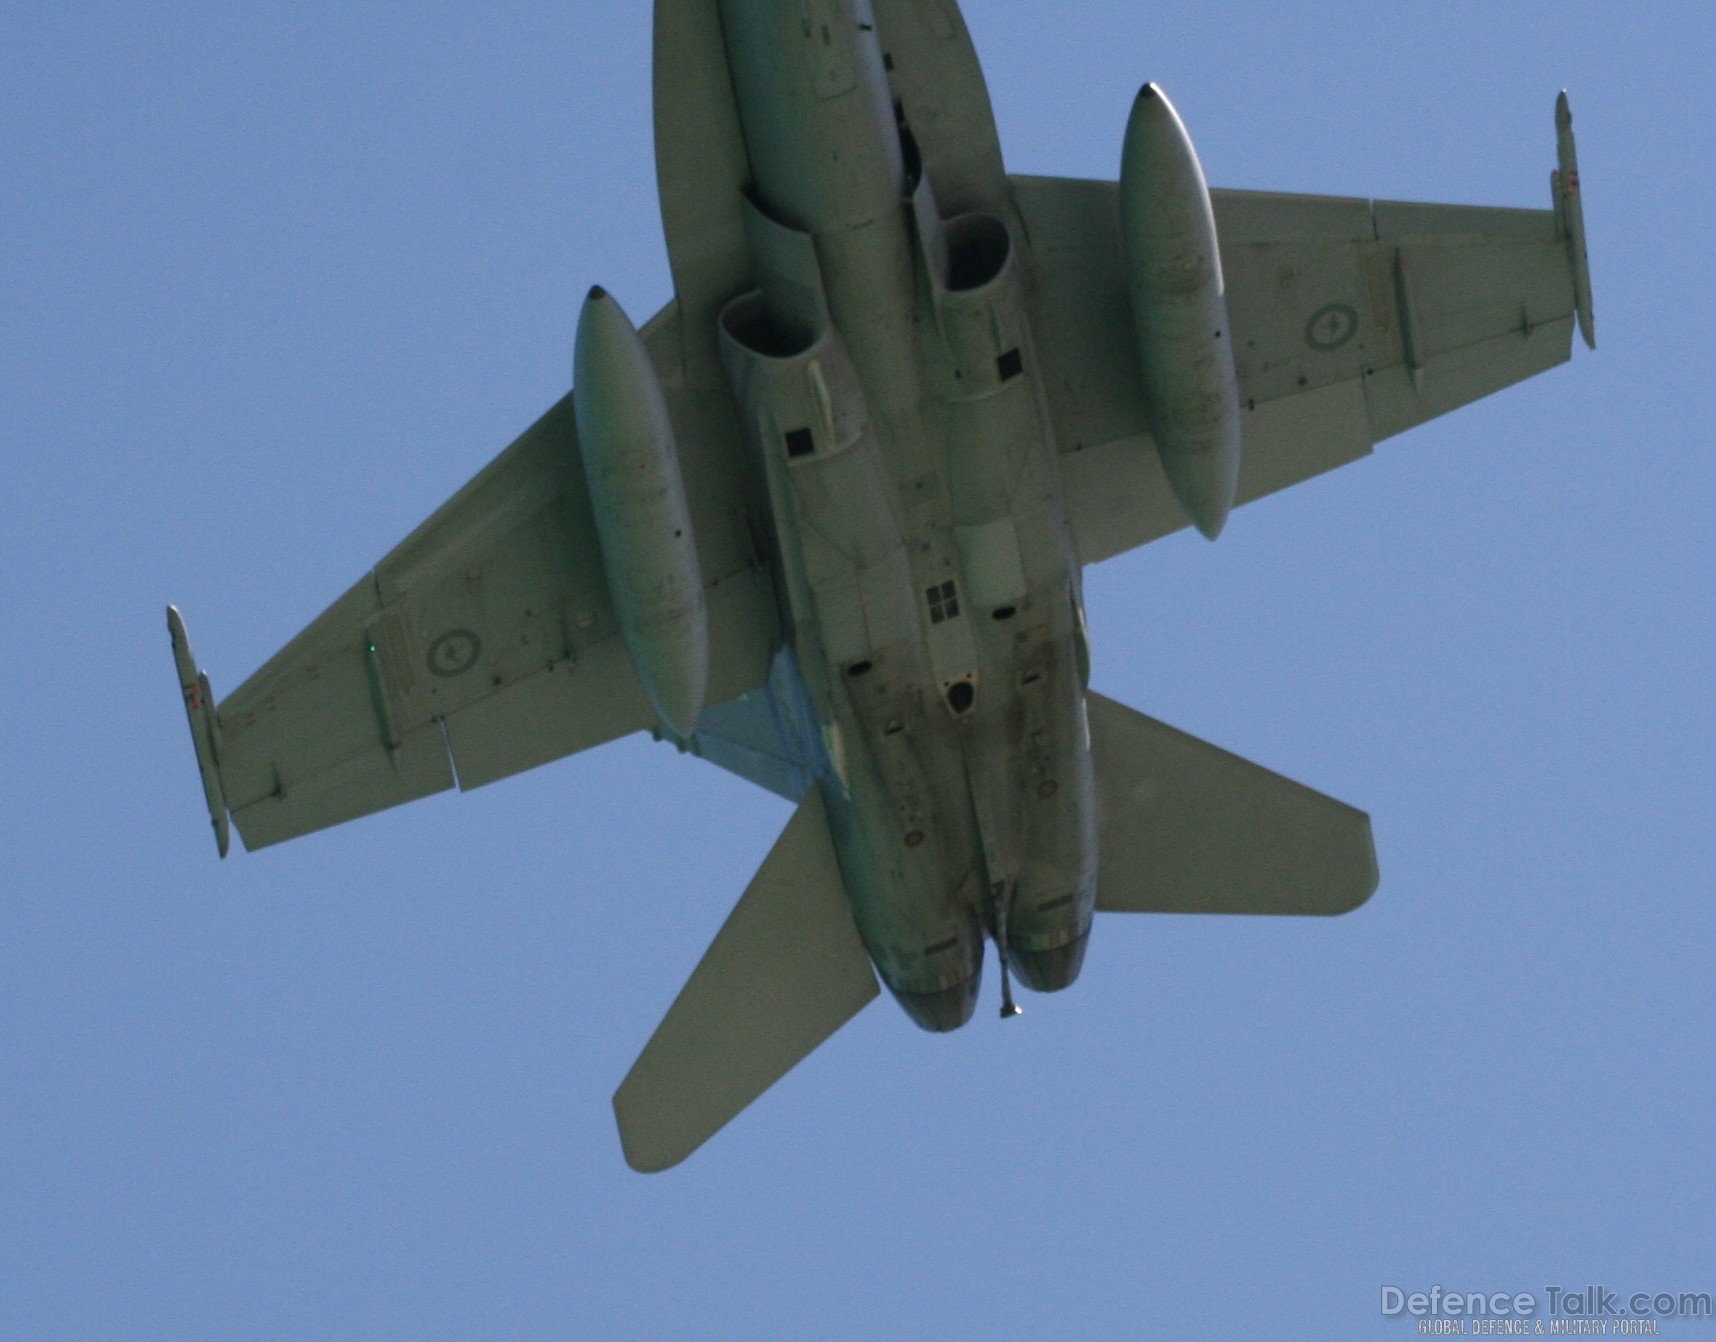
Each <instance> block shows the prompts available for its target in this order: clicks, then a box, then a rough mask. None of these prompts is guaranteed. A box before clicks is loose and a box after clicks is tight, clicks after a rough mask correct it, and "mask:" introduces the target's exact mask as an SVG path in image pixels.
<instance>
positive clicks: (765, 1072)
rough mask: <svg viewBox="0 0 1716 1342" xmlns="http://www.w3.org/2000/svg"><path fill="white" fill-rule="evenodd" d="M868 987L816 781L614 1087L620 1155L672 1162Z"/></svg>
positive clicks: (835, 1022) (813, 1042) (818, 1038)
mask: <svg viewBox="0 0 1716 1342" xmlns="http://www.w3.org/2000/svg"><path fill="white" fill-rule="evenodd" d="M877 991H878V989H877V987H876V975H875V972H874V971H873V970H872V969H871V968H870V957H869V955H868V954H867V953H866V952H865V950H864V943H863V942H862V941H860V940H859V939H858V929H857V927H856V926H855V925H854V924H853V922H852V911H851V909H850V908H849V907H848V906H847V903H846V888H845V885H844V884H843V882H842V881H841V878H840V868H839V865H838V864H837V863H836V861H835V857H834V844H833V842H832V840H831V839H830V838H829V834H828V815H827V812H826V810H825V809H824V806H823V801H822V789H821V788H820V787H813V788H811V790H810V791H809V792H808V793H806V794H805V798H804V800H803V802H801V803H800V804H799V808H798V810H797V811H796V812H795V813H794V814H793V818H792V819H791V820H790V821H788V822H787V827H786V829H785V830H783V831H782V833H781V836H780V838H779V839H777V840H776V841H775V846H774V848H773V849H772V850H770V852H769V855H768V857H767V858H766V859H764V861H763V865H762V867H761V869H760V870H759V871H758V872H757V874H756V876H755V877H754V878H753V879H752V881H751V884H750V886H749V888H748V889H746V891H745V893H744V895H743V896H741V897H740V900H739V902H738V904H737V905H736V906H735V907H734V909H733V912H732V913H731V914H730V915H729V916H728V918H727V921H726V923H725V924H723V925H722V928H721V930H720V932H718V933H716V935H715V940H714V941H713V942H712V943H711V944H710V946H709V949H708V951H707V952H705V953H704V956H703V959H702V961H701V962H700V963H699V964H698V966H697V968H696V969H695V970H694V971H693V972H692V975H691V979H690V981H689V982H687V983H686V985H685V987H684V989H683V990H682V991H681V992H680V994H679V997H678V999H677V1000H676V1001H675V1002H674V1004H673V1006H672V1007H671V1008H670V1009H669V1010H668V1013H667V1016H666V1018H665V1019H664V1020H663V1021H662V1023H661V1025H660V1026H659V1027H657V1029H656V1032H655V1034H654V1035H653V1036H651V1038H650V1041H649V1043H648V1044H647V1045H646V1046H645V1048H644V1051H643V1053H642V1054H641V1055H640V1056H639V1058H638V1060H637V1062H636V1063H635V1064H633V1066H632V1070H631V1071H630V1072H629V1073H628V1074H627V1076H626V1079H625V1081H624V1082H622V1083H621V1085H620V1088H619V1090H618V1091H616V1092H615V1093H614V1117H615V1118H616V1119H618V1120H619V1125H620V1143H621V1145H622V1146H623V1147H624V1148H625V1153H626V1163H627V1164H629V1165H630V1166H631V1167H632V1168H633V1169H635V1170H641V1171H643V1172H645V1173H650V1172H653V1171H656V1170H664V1169H667V1168H668V1167H669V1166H670V1165H677V1164H678V1163H679V1162H680V1161H682V1160H684V1159H685V1158H686V1157H687V1156H688V1155H690V1154H691V1153H692V1152H693V1151H695V1150H696V1149H697V1148H698V1147H700V1146H702V1145H703V1143H704V1142H706V1141H708V1140H709V1138H710V1137H712V1136H714V1135H715V1133H717V1132H719V1131H720V1130H721V1128H722V1127H723V1126H725V1125H726V1124H727V1123H728V1122H729V1121H730V1120H731V1119H732V1118H733V1117H734V1116H735V1115H737V1114H738V1113H739V1111H740V1110H742V1109H743V1108H744V1107H745V1106H746V1105H748V1104H750V1103H751V1101H752V1100H754V1099H756V1098H757V1097H758V1096H759V1095H761V1094H762V1093H763V1092H764V1091H765V1090H767V1089H768V1088H769V1087H770V1086H772V1085H773V1084H774V1083H775V1082H776V1081H778V1080H780V1078H781V1077H783V1076H785V1075H786V1074H787V1073H788V1072H789V1071H791V1070H792V1068H793V1067H794V1066H795V1065H797V1063H798V1062H799V1061H800V1060H801V1059H803V1058H805V1057H807V1056H808V1055H809V1054H810V1052H811V1051H812V1050H813V1049H815V1048H816V1046H817V1045H818V1044H820V1043H822V1041H823V1040H825V1039H827V1038H828V1037H829V1036H830V1035H831V1034H833V1033H834V1032H835V1031H836V1030H838V1029H839V1028H840V1027H841V1026H842V1025H844V1024H845V1023H846V1022H847V1021H849V1020H850V1019H852V1017H853V1016H855V1015H857V1014H858V1012H859V1011H860V1010H861V1009H862V1008H863V1007H864V1006H866V1005H867V1004H868V1003H869V1002H870V1000H871V999H872V998H874V997H875V996H876V993H877Z"/></svg>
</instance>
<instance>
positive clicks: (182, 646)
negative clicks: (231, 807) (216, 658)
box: [167, 606, 232, 857]
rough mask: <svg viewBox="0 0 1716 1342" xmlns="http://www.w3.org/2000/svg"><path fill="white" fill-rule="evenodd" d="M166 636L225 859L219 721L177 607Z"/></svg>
mask: <svg viewBox="0 0 1716 1342" xmlns="http://www.w3.org/2000/svg"><path fill="white" fill-rule="evenodd" d="M167 632H168V633H169V634H170V635H171V636H172V639H173V663H174V666H175V667H176V669H177V670H178V673H179V692H180V693H181V694H182V695H183V696H184V700H185V718H186V720H187V721H188V722H189V723H190V725H191V744H192V745H193V746H195V747H196V752H197V772H198V773H199V774H201V775H202V779H203V800H204V801H205V802H207V803H208V808H209V824H211V825H213V826H214V833H215V846H216V847H217V848H218V849H220V855H221V856H222V857H225V856H226V853H227V849H228V848H229V847H230V846H231V844H232V830H231V827H230V825H229V823H228V821H227V814H226V789H225V787H224V786H223V785H222V782H221V776H220V721H219V719H217V718H216V717H215V711H214V691H212V690H211V689H210V688H209V678H208V673H207V672H206V671H202V670H199V669H198V667H197V659H196V658H195V657H194V656H192V655H191V640H190V638H189V637H188V636H187V635H186V633H185V621H184V617H183V616H181V615H180V614H179V608H178V607H177V606H168V607H167Z"/></svg>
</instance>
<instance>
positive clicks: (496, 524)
mask: <svg viewBox="0 0 1716 1342" xmlns="http://www.w3.org/2000/svg"><path fill="white" fill-rule="evenodd" d="M677 327H678V313H677V309H676V308H675V307H674V306H671V305H670V306H669V307H668V308H667V309H665V310H664V311H663V312H662V313H661V314H659V315H658V316H657V318H656V319H655V320H654V321H652V322H651V323H650V324H649V327H648V328H646V330H645V332H644V339H645V343H646V345H647V346H648V347H649V349H650V350H651V353H652V355H654V356H656V362H657V364H658V371H659V372H660V373H661V375H662V381H663V383H664V390H665V392H666V394H667V399H668V404H669V408H670V411H671V413H672V415H673V419H674V427H675V431H676V435H677V438H678V444H679V451H680V458H681V470H682V473H683V475H684V478H685V485H686V493H687V496H688V498H689V500H690V502H691V511H692V526H693V528H694V530H695V532H696V536H697V542H698V550H699V556H700V559H701V561H702V566H703V572H704V577H705V582H706V595H707V600H708V603H709V617H710V619H709V623H710V637H711V648H710V686H709V702H710V703H712V704H718V703H720V702H721V701H723V700H725V699H730V698H733V697H734V696H737V695H742V694H745V693H747V692H748V691H751V690H753V689H755V688H756V687H758V686H760V685H762V684H763V682H764V681H765V679H766V678H767V676H768V671H769V662H770V657H771V656H772V654H773V653H774V650H775V648H776V646H777V644H778V637H777V635H776V622H775V614H774V598H773V594H772V590H771V586H770V581H769V579H768V577H767V573H766V569H765V568H764V567H762V566H761V564H760V561H759V558H758V556H757V555H756V554H755V552H754V546H753V543H752V540H751V529H750V527H749V525H748V522H747V518H746V512H745V507H744V498H743V489H744V479H745V475H744V456H743V450H742V445H741V442H740V439H739V435H738V426H737V425H736V424H735V423H733V422H732V411H731V409H730V406H729V404H728V403H727V402H726V401H725V400H724V399H723V398H721V397H720V396H718V395H710V394H707V393H700V392H694V391H690V390H687V389H686V388H685V387H684V385H683V378H682V376H681V365H680V359H679V347H680V342H679V338H678V330H677ZM175 637H176V639H177V637H178V635H177V634H176V635H175ZM187 655H188V650H187ZM656 725H657V724H656V721H655V716H654V713H653V712H652V710H651V709H650V707H649V703H648V701H647V699H646V698H645V696H644V692H643V690H642V688H641V687H640V685H639V684H638V681H637V678H636V676H635V675H634V673H633V671H632V667H631V661H630V658H629V656H628V655H627V652H626V649H625V645H624V643H623V641H622V640H621V638H620V634H619V627H618V624H617V621H616V618H615V615H614V611H613V609H612V606H611V604H610V601H609V596H608V590H607V582H606V577H605V575H604V572H603V567H602V558H601V552H600V549H599V547H598V543H597V538H596V531H595V522H594V518H593V516H592V514H591V511H590V501H589V498H588V495H587V490H586V485H585V481H584V471H583V466H582V462H581V460H580V458H579V453H578V440H577V430H576V427H575V424H574V419H573V413H572V396H571V394H570V393H569V394H568V395H566V396H565V397H563V398H562V399H561V400H560V401H559V402H558V403H557V404H556V405H555V406H554V407H553V408H552V409H550V410H549V411H548V412H547V413H546V414H545V415H543V416H542V418H541V419H539V420H538V421H537V422H536V423H535V424H533V425H532V426H531V427H530V428H529V429H527V430H526V431H525V433H524V434H523V435H522V436H521V437H520V438H519V439H518V440H517V441H516V442H515V443H513V444H512V446H510V447H509V448H507V449H506V450H505V451H504V452H502V453H501V454H500V456H499V457H498V458H496V459H495V461H493V462H492V463H491V464H490V465H489V466H488V467H487V468H486V469H484V470H483V471H482V472H481V473H480V474H479V475H478V476H477V477H476V479H474V480H472V481H471V482H470V484H468V485H466V486H465V487H464V488H463V489H462V490H460V491H459V492H458V493H457V494H456V495H454V497H453V498H452V499H451V500H450V501H449V502H448V503H447V504H445V505H444V506H443V507H442V508H441V509H440V510H439V511H438V512H436V513H435V514H434V515H433V516H432V517H430V518H429V520H428V521H426V522H424V523H423V525H422V526H420V527H418V528H417V530H416V531H414V532H413V533H412V534H411V535H410V536H409V537H407V538H406V540H405V541H404V542H402V543H401V544H400V545H399V546H397V547H396V548H395V549H394V550H393V551H392V552H391V553H389V554H388V555H387V557H386V558H385V559H383V560H382V561H381V563H380V564H378V565H377V566H376V567H375V569H374V570H373V571H372V572H370V573H368V574H365V575H364V577H363V578H362V579H360V580H359V581H358V582H357V583H356V584H355V585H354V586H353V587H352V588H351V590H350V591H348V592H347V593H346V594H345V595H344V596H342V597H341V598H340V599H339V600H338V601H336V602H335V603H334V604H333V605H332V606H331V607H329V609H328V610H327V611H325V612H324V613H323V614H322V615H321V616H319V617H318V618H317V619H316V620H315V621H314V622H313V623H312V624H311V625H310V626H309V627H308V628H307V629H305V630H304V631H303V632H302V633H301V634H299V635H298V636H297V637H296V638H294V639H293V640H292V641H291V642H290V643H288V644H287V645H286V646H285V648H283V649H282V650H281V651H280V652H279V653H278V654H277V655H276V656H275V657H273V658H272V659H271V660H270V661H269V662H268V663H267V664H266V665H265V666H263V667H262V669H261V670H259V671H258V672H256V674H255V675H253V676H251V677H250V679H248V680H247V681H245V682H244V684H242V685H240V686H239V687H238V689H237V690H235V691H234V692H233V693H232V694H231V695H230V696H229V697H227V698H226V699H225V700H224V701H222V702H221V703H220V705H219V707H218V708H217V709H216V711H215V721H214V728H213V737H214V748H213V752H212V753H213V756H214V760H215V762H216V775H217V777H216V780H215V783H216V786H215V792H216V793H217V794H218V795H219V797H220V798H221V799H222V800H223V801H224V805H225V807H226V808H227V809H228V810H230V812H231V815H232V820H233V823H234V824H236V826H237V827H238V831H239V834H240V836H241V837H242V838H243V840H244V844H245V847H246V848H261V847H264V846H265V845H267V844H271V843H278V842H280V841H281V840H283V839H290V838H294V837H296V836H297V835H300V834H305V833H308V832H310V831H312V830H317V829H322V828H324V827H326V826H328V825H335V824H339V823H340V822H342V821H345V820H350V819H353V818H354V817H356V816H360V815H366V814H368V813H369V812H372V811H379V810H382V809H383V808H385V807H389V806H395V805H398V804H399V803H401V802H405V801H411V800H413V799H415V798H417V797H423V796H427V795H429V794H430V793H433V792H439V791H441V790H443V789H445V788H449V787H452V786H454V784H455V783H456V784H457V785H458V786H459V787H461V788H472V787H477V786H480V785H481V784H483V783H489V782H493V781H494V780H496V779H498V778H504V777H506V776H507V775H509V774H513V773H518V772H519V771H521V770H524V769H529V768H532V767H534V766H536V765H538V764H545V763H547V762H548V761H550V760H553V759H558V758H559V757H561V756H563V755H569V754H572V753H573V752H575V751H579V750H584V749H587V748H588V747H590V746H594V745H599V744H601V743H602V742H604V741H609V740H612V739H614V738H616V737H619V736H623V735H626V734H627V733H630V732H634V731H640V730H643V729H645V728H652V727H655V726H656ZM202 754H203V751H202V747H201V745H200V744H199V758H201V757H202ZM209 781H210V780H209V777H208V772H207V770H205V784H208V783H209ZM215 804H216V803H213V802H211V805H215ZM219 829H220V822H219V820H218V818H217V832H218V831H219Z"/></svg>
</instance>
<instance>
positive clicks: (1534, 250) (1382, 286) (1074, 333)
mask: <svg viewBox="0 0 1716 1342" xmlns="http://www.w3.org/2000/svg"><path fill="white" fill-rule="evenodd" d="M1011 181H1012V186H1013V192H1014V198H1015V200H1016V202H1017V204H1018V208H1019V211H1020V215H1021V217H1022V219H1023V222H1024V227H1025V231H1026V234H1027V236H1028V238H1029V241H1030V246H1031V249H1032V252H1033V254H1034V256H1035V261H1036V263H1035V274H1036V283H1037V292H1036V295H1035V311H1034V313H1033V331H1034V332H1035V335H1036V345H1037V357H1038V359H1039V360H1040V362H1041V364H1042V366H1043V371H1044V378H1045V382H1046V385H1047V388H1048V396H1049V405H1050V413H1051V415H1052V417H1053V421H1054V426H1055V432H1056V434H1057V437H1058V439H1059V443H1060V447H1061V451H1062V453H1063V455H1062V457H1061V464H1062V473H1063V479H1064V482H1065V488H1066V495H1067V508H1068V512H1069V514H1070V515H1071V521H1072V526H1073V533H1074V536H1075V538H1076V541H1077V544H1078V546H1079V552H1080V556H1081V558H1082V559H1083V561H1084V562H1085V563H1087V564H1090V563H1096V562H1097V561H1098V560H1102V559H1106V558H1108V557H1110V556H1112V555H1116V554H1119V553H1120V552H1122V551H1123V550H1129V549H1131V548H1133V547H1134V546H1138V545H1142V544H1144V543H1145V542H1146V541H1151V540H1155V539H1156V538H1157V537H1159V536H1164V535H1167V534H1168V533H1169V532H1171V531H1176V530H1178V529H1179V528H1180V527H1183V526H1185V525H1187V523H1186V519H1185V517H1184V515H1183V514H1182V513H1181V512H1180V510H1179V508H1178V506H1177V505H1176V504H1175V502H1174V497H1173V494H1172V492H1171V491H1170V490H1169V488H1168V483H1167V480H1166V479H1165V478H1164V476H1163V475H1162V471H1161V467H1160V465H1159V463H1158V461H1157V456H1156V451H1155V447H1154V444H1153V442H1152V440H1151V438H1150V436H1149V433H1148V431H1147V430H1146V428H1145V416H1144V405H1143V400H1142V386H1141V380H1140V377H1139V374H1138V371H1137V367H1138V366H1137V355H1136V346H1135V343H1134V336H1133V328H1132V317H1131V311H1130V308H1129V306H1128V298H1127V287H1126V272H1125V262H1124V258H1123V256H1122V253H1121V241H1120V211H1119V190H1118V187H1117V186H1116V184H1114V183H1112V182H1094V181H1078V180H1072V179H1069V178H1049V177H1014V178H1012V179H1011ZM1210 195H1211V199H1212V202H1213V204H1214V207H1215V218H1216V230H1217V236H1218V237H1219V239H1220V243H1221V259H1222V271H1223V274H1224V276H1225V279H1226V283H1227V303H1228V317H1229V320H1230V321H1231V322H1232V325H1233V331H1232V339H1233V350H1234V361H1235V370H1236V372H1237V374H1238V379H1239V396H1240V404H1241V407H1242V413H1243V421H1244V424H1243V455H1242V457H1241V465H1240V477H1239V491H1238V498H1237V501H1238V502H1240V503H1245V502H1249V501H1250V500H1252V499H1255V498H1259V497H1261V496H1263V495H1265V494H1271V493H1274V492H1275V491H1276V490H1278V489H1284V488H1285V487H1286V486H1288V485H1291V484H1296V483H1297V482H1298V481H1300V480H1305V479H1308V478H1310V477H1311V476H1313V475H1319V474H1321V473H1322V472H1324V471H1327V470H1332V469H1333V468H1334V467H1336V466H1342V465H1345V464H1346V463H1348V462H1350V461H1355V460H1357V459H1358V458H1360V457H1362V456H1366V455H1367V454H1368V453H1369V452H1370V450H1371V445H1372V444H1373V443H1376V442H1379V441H1380V440H1382V439H1384V438H1387V437H1389V436H1391V435H1392V434H1396V433H1400V432H1401V431H1402V430H1404V429H1408V428H1411V427H1412V426H1413V425H1415V424H1420V423H1423V422H1424V421H1425V420H1427V419H1432V418H1434V417H1435V416H1437V415H1441V414H1445V413H1446V412H1448V411H1450V410H1453V409H1454V408H1456V407H1457V406H1461V405H1465V404H1466V403H1467V402H1469V401H1475V400H1477V399H1478V398H1479V397H1481V396H1488V395H1489V394H1490V393H1491V392H1495V391H1500V390H1501V389H1502V388H1503V387H1506V386H1509V385H1510V384H1512V383H1515V382H1519V381H1522V380H1523V379H1525V378H1528V377H1530V376H1532V375H1533V374H1535V373H1540V372H1543V371H1544V370H1545V369H1547V368H1551V367H1553V366H1554V365H1556V364H1558V363H1563V362H1565V361H1566V360H1567V358H1568V357H1569V353H1570V349H1571V341H1572V333H1573V326H1574V289H1573V283H1574V278H1573V277H1574V266H1573V264H1572V262H1571V261H1570V254H1569V245H1568V242H1567V240H1566V238H1565V236H1564V234H1563V229H1562V225H1561V223H1560V221H1559V219H1558V216H1557V213H1556V211H1554V210H1519V209H1493V208H1487V207H1480V206H1465V205H1419V204H1409V203H1404V202H1398V201H1369V200H1363V199H1349V198H1346V197H1339V196H1295V195H1279V194H1275V193H1272V192H1266V191H1212V192H1211V193H1210Z"/></svg>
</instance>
